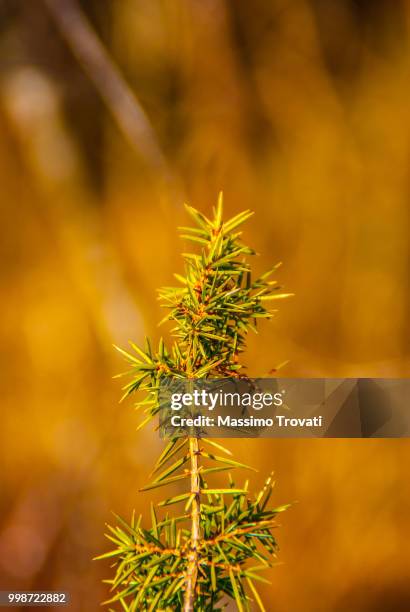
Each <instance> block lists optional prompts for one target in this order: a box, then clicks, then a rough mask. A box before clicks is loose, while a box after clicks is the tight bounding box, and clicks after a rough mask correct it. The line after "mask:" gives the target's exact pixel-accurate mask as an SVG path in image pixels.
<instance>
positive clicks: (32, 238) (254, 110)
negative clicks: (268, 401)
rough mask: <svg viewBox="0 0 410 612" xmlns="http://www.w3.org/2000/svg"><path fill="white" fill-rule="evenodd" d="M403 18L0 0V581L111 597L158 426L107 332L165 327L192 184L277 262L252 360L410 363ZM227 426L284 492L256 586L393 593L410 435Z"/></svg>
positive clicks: (387, 8) (331, 600)
mask: <svg viewBox="0 0 410 612" xmlns="http://www.w3.org/2000/svg"><path fill="white" fill-rule="evenodd" d="M409 28H410V3H409V2H406V1H405V0H402V1H400V0H398V1H396V2H391V1H389V0H367V1H366V0H334V1H328V0H310V1H308V0H293V1H290V0H271V1H268V0H254V1H253V2H246V1H245V0H237V1H236V2H224V1H223V0H201V1H198V0H149V1H145V2H144V1H142V0H122V1H121V2H119V1H117V2H114V1H113V0H87V1H85V0H84V1H83V2H82V3H81V5H80V4H77V3H76V2H74V0H44V1H43V0H37V1H36V2H27V1H24V0H0V62H1V64H0V66H1V68H0V185H1V205H0V219H1V223H0V232H1V239H0V250H1V258H0V270H1V276H0V299H1V302H0V303H1V313H0V315H1V316H0V338H1V347H2V350H1V356H0V359H1V364H0V368H1V370H0V380H1V401H2V407H1V421H0V424H1V427H0V448H1V450H0V461H1V464H0V465H1V472H0V473H1V477H0V478H1V482H0V490H1V498H0V588H2V589H64V590H68V591H70V592H71V594H72V601H73V603H72V605H71V609H72V610H75V611H77V610H78V611H84V612H90V611H94V610H98V609H99V602H100V601H101V600H102V599H104V598H105V596H106V588H105V587H104V585H102V584H101V579H102V578H103V577H108V576H109V575H110V570H109V567H108V564H104V563H102V562H98V563H97V562H92V561H91V558H92V557H93V556H94V555H96V554H99V553H101V552H102V551H104V550H107V549H108V547H109V544H108V543H107V542H106V541H105V539H104V537H103V532H104V523H105V521H111V520H112V516H111V514H110V513H111V511H112V510H114V511H116V512H118V513H119V514H122V515H123V516H125V517H129V516H130V514H131V511H132V508H134V507H135V508H136V509H137V510H138V511H143V512H145V509H146V508H147V505H148V502H149V500H150V499H151V496H150V494H149V493H145V494H139V493H138V487H140V486H142V485H143V484H144V483H145V482H146V480H147V476H148V473H149V471H150V469H151V467H152V464H153V461H154V459H155V457H156V456H157V454H158V452H159V450H160V448H161V446H162V443H161V441H160V440H159V439H158V438H157V435H156V434H154V433H152V432H151V431H149V430H144V431H142V432H138V433H137V432H136V431H135V428H136V425H137V416H136V414H135V413H134V412H133V410H132V406H131V403H130V402H129V403H128V404H122V405H121V406H119V405H118V398H119V396H120V389H119V386H120V385H119V383H118V381H113V380H112V378H111V377H112V376H113V375H114V374H115V373H117V372H118V371H121V370H122V369H123V367H124V366H123V363H122V361H121V359H120V358H119V357H118V355H116V354H114V351H113V349H112V346H111V345H112V343H114V342H115V343H116V344H119V345H125V343H126V342H127V340H128V339H133V340H134V341H137V342H140V341H141V340H142V339H143V336H144V334H149V335H150V336H153V337H154V338H156V339H158V337H159V334H160V331H161V330H158V329H157V327H156V323H157V321H158V320H159V319H160V318H161V317H162V316H163V313H162V311H160V309H159V306H158V304H157V302H156V288H157V287H158V286H160V285H163V284H168V283H170V281H171V278H172V273H173V272H174V271H179V272H181V270H182V260H181V258H180V255H179V253H180V251H181V250H183V245H182V244H181V243H180V241H179V239H178V238H177V230H176V227H177V225H181V224H186V221H187V219H186V216H185V213H184V210H183V206H182V204H183V202H184V200H187V201H189V202H190V203H192V205H194V206H196V207H198V208H200V209H201V210H203V211H204V212H207V211H210V208H211V206H212V205H213V204H214V203H215V201H216V198H217V193H218V191H219V190H220V189H223V191H224V194H225V202H226V209H227V214H235V213H237V212H239V211H241V210H242V209H245V208H251V209H253V210H255V212H256V215H255V217H254V218H253V219H252V220H251V221H250V222H249V223H248V226H247V228H245V229H246V231H245V238H246V240H247V241H248V242H249V243H250V244H252V246H254V247H255V248H256V249H257V251H258V252H259V253H260V257H259V258H258V259H257V260H256V261H255V268H256V270H257V271H258V270H259V271H262V270H263V269H264V268H266V267H267V266H269V265H270V264H272V263H275V262H277V261H279V260H282V261H283V262H284V266H283V268H281V270H280V274H279V277H280V280H281V282H282V283H283V284H284V285H285V287H286V290H288V291H293V292H295V294H296V296H295V297H294V298H292V299H291V300H288V301H286V302H283V303H281V308H280V313H279V314H278V316H277V317H276V318H275V319H274V321H273V323H271V324H266V325H265V324H264V325H263V326H262V328H261V333H260V336H259V337H252V338H250V341H249V351H248V353H247V362H248V364H249V371H250V372H251V373H252V374H254V375H264V374H266V373H267V372H268V371H269V370H270V369H271V368H272V367H274V366H275V365H276V364H278V363H280V362H282V361H284V360H287V359H289V360H290V363H289V365H288V366H286V369H285V370H284V371H283V375H286V376H305V377H309V376H312V377H315V376H331V377H337V376H341V377H346V376H353V377H357V376H374V377H376V376H384V377H397V376H408V372H409V364H410V348H409V321H410V319H409V305H410V284H409V268H410V208H409V192H410V172H409V159H410V155H409V153H410V147H409V143H410V140H409V135H410V103H409V102H410V98H409V93H410V70H409V68H410V55H409V50H410V32H409ZM95 34H97V36H98V38H96V37H95ZM99 41H101V42H102V45H101V44H100V42H99ZM104 49H105V51H104ZM231 446H232V448H233V449H234V450H236V454H237V457H238V459H242V460H249V456H250V457H251V459H252V462H253V464H254V465H255V466H257V467H259V468H261V473H260V475H258V476H257V477H256V479H255V487H256V486H257V485H258V484H259V483H260V482H262V480H263V478H264V475H265V473H266V472H268V471H269V470H270V469H275V471H276V475H277V479H278V485H277V491H276V496H275V501H276V502H277V504H281V503H286V502H289V501H293V500H295V501H296V500H297V502H298V503H297V504H295V505H294V506H293V507H292V508H291V509H290V510H289V511H288V512H286V513H285V514H284V515H282V516H281V523H282V527H281V528H280V530H278V540H279V543H280V546H281V552H280V557H279V561H280V562H281V565H279V566H278V567H276V568H275V569H274V570H273V571H272V572H271V575H270V577H271V579H272V586H271V587H268V588H264V589H263V595H264V597H265V600H266V607H267V610H269V611H272V612H285V611H286V612H287V611H296V612H305V611H306V612H328V611H335V612H342V611H343V612H344V611H345V610H350V611H354V612H355V611H358V612H359V611H360V612H361V611H364V612H366V611H375V612H376V611H377V612H382V611H389V612H390V611H394V610H409V609H410V582H409V579H410V553H409V552H408V546H407V540H408V538H409V531H410V529H409V528H410V516H409V510H410V490H409V480H408V464H409V461H410V444H409V442H408V441H407V440H297V441H296V440H295V441H293V440H263V441H255V440H250V441H247V443H246V445H245V444H244V443H243V441H242V442H241V441H237V442H236V441H232V443H231ZM230 609H234V608H233V607H231V608H230Z"/></svg>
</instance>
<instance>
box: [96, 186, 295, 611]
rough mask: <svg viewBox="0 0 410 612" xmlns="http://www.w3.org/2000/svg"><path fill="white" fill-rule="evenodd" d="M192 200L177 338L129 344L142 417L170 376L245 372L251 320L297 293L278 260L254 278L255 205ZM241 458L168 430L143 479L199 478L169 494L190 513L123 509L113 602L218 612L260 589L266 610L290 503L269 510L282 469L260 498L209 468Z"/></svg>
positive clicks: (165, 300) (174, 313)
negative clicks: (280, 274)
mask: <svg viewBox="0 0 410 612" xmlns="http://www.w3.org/2000/svg"><path fill="white" fill-rule="evenodd" d="M187 211H188V213H189V214H190V216H191V217H192V218H193V220H194V221H195V223H196V226H195V227H184V228H181V231H182V236H183V237H184V238H185V239H187V240H189V241H191V242H193V243H195V244H196V245H198V247H199V252H194V253H184V254H183V257H184V260H185V276H181V275H178V274H177V275H175V276H176V278H177V280H178V282H179V283H180V284H179V285H178V286H176V287H166V288H163V289H161V290H160V292H159V299H160V301H161V303H162V305H163V306H164V307H165V308H167V309H168V313H167V315H166V316H165V318H164V319H163V321H171V322H173V324H174V327H173V328H172V330H171V334H172V336H173V342H172V345H171V348H170V349H168V348H167V347H166V345H165V343H164V341H163V340H162V339H161V340H160V342H159V346H158V349H157V350H156V351H154V350H153V348H152V345H151V342H150V341H149V340H148V339H146V342H145V347H144V349H142V348H140V347H138V346H136V345H135V344H133V343H130V344H131V349H132V351H130V352H128V351H124V350H123V349H120V348H118V350H119V351H120V352H121V353H122V354H123V356H124V357H125V358H126V360H127V362H128V363H129V365H130V370H129V372H128V373H129V374H130V375H131V379H130V381H129V382H128V383H127V384H126V385H125V386H124V388H123V390H124V396H123V397H126V396H129V395H131V394H133V393H135V392H136V391H142V392H144V394H145V395H144V396H143V399H142V400H140V401H138V402H137V403H136V407H137V408H139V409H141V410H142V411H143V413H144V417H143V420H142V422H141V424H140V427H141V426H143V425H145V424H146V423H147V422H149V421H150V420H151V419H153V418H154V417H155V416H156V415H157V414H158V412H159V410H160V409H161V404H160V399H159V393H158V391H159V387H160V385H161V383H162V382H164V380H167V379H182V380H184V379H187V380H194V379H199V378H222V377H234V378H241V377H243V376H245V375H244V374H243V373H242V371H241V370H242V369H243V368H244V365H243V364H242V363H241V362H240V354H241V353H242V352H243V351H244V349H245V345H246V335H247V333H248V331H249V330H254V331H255V330H256V323H257V319H258V318H270V317H271V316H272V315H273V313H274V310H272V309H270V308H269V307H268V306H267V305H268V304H269V301H270V300H276V299H282V298H284V297H287V296H288V295H289V294H284V293H281V291H280V287H279V285H278V284H277V282H276V281H275V280H272V274H273V273H274V271H275V270H276V268H277V266H274V267H273V268H272V269H271V270H269V271H268V272H266V273H265V274H263V275H262V276H260V277H258V278H256V279H255V280H252V276H251V269H250V266H249V263H248V262H247V260H246V258H247V256H249V255H253V254H254V251H253V249H251V248H249V247H248V246H246V245H244V244H243V243H242V241H241V231H239V230H238V228H239V227H240V225H241V224H242V223H244V222H245V221H246V220H247V219H248V218H249V217H250V216H251V214H252V213H251V212H250V211H245V212H243V213H240V214H238V215H236V216H235V217H233V218H232V219H230V220H229V221H227V222H224V221H223V217H222V212H223V211H222V196H220V198H219V201H218V205H217V207H216V209H215V210H214V216H213V218H212V219H211V220H210V219H208V218H207V217H205V215H203V214H202V213H200V212H199V211H197V210H195V209H194V208H192V207H189V206H187ZM208 447H211V448H209V449H208ZM215 448H216V449H217V450H218V451H219V452H222V453H223V455H222V456H220V455H216V454H215V453H214V450H213V449H215ZM187 464H188V465H189V469H187V468H186V465H187ZM236 467H248V466H245V465H244V464H242V463H239V462H237V461H235V460H234V459H232V458H231V453H230V451H229V450H228V449H225V448H224V447H223V446H222V445H221V444H219V443H217V442H215V441H214V440H209V439H208V440H203V439H198V438H194V437H191V438H183V439H179V438H174V439H172V440H170V441H169V443H168V444H167V446H166V447H165V449H164V451H163V452H162V454H161V456H160V457H159V459H158V461H157V463H156V465H155V468H154V470H153V473H152V481H151V483H150V484H148V485H147V486H146V487H144V488H143V490H149V489H152V488H158V487H161V486H167V485H170V484H175V483H178V482H183V481H184V480H185V479H186V480H189V481H190V486H189V487H187V488H188V491H186V492H185V493H182V494H178V495H175V496H172V497H168V498H167V499H165V500H163V501H162V502H160V504H159V506H160V507H168V506H171V505H174V504H181V503H183V504H185V506H184V510H183V513H182V514H179V515H176V516H173V517H170V516H168V515H165V518H164V519H163V520H161V521H158V519H157V515H156V512H155V509H154V508H153V507H152V510H151V523H152V526H151V527H150V529H145V528H143V527H142V526H141V517H140V518H139V519H138V520H137V521H136V520H135V517H133V519H132V521H131V524H130V525H129V524H128V523H126V522H125V521H123V520H122V519H118V520H119V522H120V525H121V527H120V526H117V527H115V528H112V527H109V532H110V533H109V534H108V535H107V537H108V538H109V539H110V540H111V541H113V542H114V544H115V546H116V548H115V549H114V550H113V551H111V552H109V553H106V554H105V555H102V558H113V559H114V560H115V564H116V575H115V577H114V579H113V580H110V581H108V582H109V584H111V590H112V591H113V593H114V594H113V596H112V598H111V599H110V600H109V601H108V602H107V603H113V602H120V604H121V606H122V609H123V610H126V611H127V610H128V611H130V612H131V611H134V610H138V609H144V610H183V611H184V612H188V611H191V610H194V611H198V612H208V611H209V612H210V611H211V610H220V609H221V608H219V607H217V606H218V605H219V602H220V601H221V599H222V598H223V597H225V596H228V597H231V598H233V599H235V601H236V604H237V607H238V609H239V610H240V611H242V610H243V611H245V610H249V602H250V601H251V599H252V598H253V599H254V601H255V602H256V604H257V605H258V606H259V608H260V609H261V610H264V607H263V603H262V600H261V598H260V596H259V594H258V591H257V589H256V587H255V584H254V582H255V581H258V580H259V581H264V579H263V578H262V576H260V571H261V570H262V569H264V568H266V567H270V566H271V565H272V557H273V558H274V556H275V552H276V548H277V545H276V540H275V538H274V536H273V533H272V530H273V529H274V527H275V517H276V515H277V513H278V512H282V511H283V510H285V509H286V506H281V507H279V508H274V509H268V502H269V499H270V496H271V492H272V487H273V482H272V477H271V476H270V477H269V478H268V479H267V481H266V483H265V486H264V487H263V488H262V490H261V491H260V492H259V493H258V495H257V496H256V497H255V498H254V499H252V498H251V497H250V495H249V491H248V483H247V482H246V483H245V484H244V486H243V487H239V488H238V487H237V486H236V485H235V483H234V481H233V479H232V478H231V476H230V475H229V484H228V486H227V487H226V488H213V487H210V486H209V484H208V481H207V476H208V475H210V474H213V473H218V472H223V471H225V470H231V469H234V468H236ZM188 521H189V527H188V526H185V525H186V523H187V522H188ZM255 561H256V562H257V563H256V565H252V564H251V563H252V562H255ZM247 587H248V588H247Z"/></svg>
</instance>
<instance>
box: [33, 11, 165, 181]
mask: <svg viewBox="0 0 410 612" xmlns="http://www.w3.org/2000/svg"><path fill="white" fill-rule="evenodd" d="M44 4H45V5H46V7H47V8H48V10H49V12H50V14H51V15H52V17H53V19H54V21H55V23H56V24H57V26H58V28H59V30H60V32H61V34H62V35H63V37H64V38H65V40H66V42H67V43H68V45H69V47H70V48H71V51H72V52H73V54H74V55H75V56H76V57H77V59H78V60H79V62H80V64H81V65H82V67H83V69H84V70H85V72H86V73H87V74H88V76H89V77H90V79H91V80H92V81H93V83H94V85H95V87H96V88H97V90H98V92H99V94H100V95H101V97H102V98H103V100H104V102H105V103H106V105H107V107H108V109H109V111H110V113H111V115H112V116H113V118H114V120H115V121H116V123H117V125H118V127H119V128H120V130H121V131H122V133H123V134H124V136H125V137H126V138H127V140H128V141H129V143H130V144H131V145H132V147H133V148H134V150H135V151H137V152H138V154H139V155H140V156H141V157H143V158H144V159H145V160H146V161H147V162H148V163H149V164H150V165H152V166H153V167H154V168H156V169H157V170H160V171H161V172H162V173H163V174H164V175H165V177H166V178H168V179H170V178H171V175H172V173H171V172H170V169H169V167H168V163H167V160H166V159H165V156H164V154H163V152H162V150H161V147H160V145H159V144H158V141H157V138H156V135H155V132H154V130H153V128H152V126H151V124H150V121H149V119H148V117H147V115H146V113H145V111H144V109H143V108H142V106H141V104H140V103H139V102H138V100H137V98H136V96H135V94H134V93H133V92H132V90H131V89H130V87H129V86H128V85H127V83H126V82H125V80H124V78H123V77H122V75H121V74H120V72H119V70H118V68H117V66H116V65H115V63H114V62H113V61H112V59H111V58H110V56H109V54H108V53H107V51H106V49H105V47H104V46H103V44H102V43H101V41H100V39H99V38H98V36H97V35H96V33H95V31H94V29H93V27H92V26H91V24H90V23H89V21H88V19H87V17H86V16H85V15H84V13H83V11H82V10H81V7H80V5H79V4H78V2H77V0H44Z"/></svg>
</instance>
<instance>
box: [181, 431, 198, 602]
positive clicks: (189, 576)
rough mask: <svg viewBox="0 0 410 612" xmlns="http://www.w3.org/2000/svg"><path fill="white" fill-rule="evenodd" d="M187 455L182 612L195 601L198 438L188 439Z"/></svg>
mask: <svg viewBox="0 0 410 612" xmlns="http://www.w3.org/2000/svg"><path fill="white" fill-rule="evenodd" d="M189 454H190V458H191V494H192V495H193V496H194V498H193V500H192V504H191V549H190V552H189V555H188V567H187V573H186V589H185V600H184V612H192V610H193V609H194V601H195V588H196V582H197V576H198V544H199V539H200V528H199V521H200V513H201V501H200V482H199V469H198V457H199V455H200V450H199V444H198V438H190V439H189Z"/></svg>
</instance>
